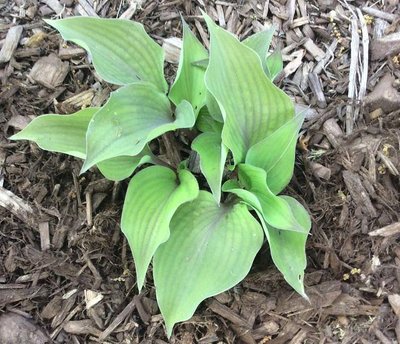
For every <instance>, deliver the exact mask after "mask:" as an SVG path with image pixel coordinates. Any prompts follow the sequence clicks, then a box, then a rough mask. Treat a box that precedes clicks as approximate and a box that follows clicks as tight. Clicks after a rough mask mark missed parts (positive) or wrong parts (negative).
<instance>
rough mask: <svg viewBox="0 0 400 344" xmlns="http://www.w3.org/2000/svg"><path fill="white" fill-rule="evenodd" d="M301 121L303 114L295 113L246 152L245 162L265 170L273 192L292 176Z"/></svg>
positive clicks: (286, 182) (283, 186) (284, 185)
mask: <svg viewBox="0 0 400 344" xmlns="http://www.w3.org/2000/svg"><path fill="white" fill-rule="evenodd" d="M303 121H304V115H303V114H301V113H300V114H298V115H296V117H294V118H293V119H291V120H290V121H289V122H287V123H285V124H284V125H283V126H281V127H280V128H279V129H277V130H276V131H274V132H273V133H272V134H271V135H268V136H267V137H266V138H265V139H264V140H262V141H260V142H259V143H257V144H255V145H254V146H253V147H251V148H250V149H249V151H248V152H247V155H246V164H250V165H253V166H256V167H260V168H262V169H264V170H265V172H266V173H267V185H268V187H269V188H270V190H271V191H272V192H273V193H274V194H278V193H279V192H281V191H282V190H283V189H284V188H285V187H286V185H287V184H288V183H289V181H290V179H291V178H292V175H293V168H294V159H295V153H296V143H297V137H298V135H299V130H300V128H301V125H302V124H303Z"/></svg>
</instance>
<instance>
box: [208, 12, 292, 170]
mask: <svg viewBox="0 0 400 344" xmlns="http://www.w3.org/2000/svg"><path fill="white" fill-rule="evenodd" d="M204 18H205V19H206V22H207V26H208V29H209V31H210V36H211V48H210V62H209V65H208V68H207V71H206V87H207V89H208V90H209V91H210V92H211V93H212V95H213V96H214V97H215V99H216V100H217V102H218V104H219V106H220V108H221V111H222V114H223V118H224V122H225V123H224V129H223V131H222V141H223V143H224V144H225V145H226V146H227V147H228V148H229V149H230V150H231V151H232V153H233V157H234V160H235V163H236V164H238V163H240V162H244V159H245V156H246V153H247V151H248V150H249V148H250V147H251V146H253V145H254V144H256V143H258V142H260V141H261V140H263V139H264V138H265V137H266V136H268V135H269V134H271V133H272V132H274V131H275V130H276V129H277V128H279V127H280V126H281V125H283V124H284V123H286V122H287V121H288V120H290V119H291V118H292V117H293V116H294V106H293V104H292V102H291V101H290V98H289V97H288V96H287V95H286V94H285V93H284V92H282V91H281V90H280V89H279V88H277V87H276V86H275V85H274V84H273V83H272V82H271V81H270V80H269V79H268V78H267V77H266V75H265V74H264V71H263V69H262V65H261V61H260V58H259V57H258V55H257V54H256V53H255V52H254V51H253V50H252V49H250V48H248V47H247V46H246V45H244V44H243V43H240V42H239V40H238V39H237V38H236V37H234V36H233V35H232V34H230V33H229V32H227V31H225V30H223V29H222V28H219V27H218V26H216V25H215V24H214V23H213V22H212V20H211V19H210V18H209V17H208V16H207V15H204Z"/></svg>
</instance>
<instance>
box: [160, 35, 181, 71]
mask: <svg viewBox="0 0 400 344" xmlns="http://www.w3.org/2000/svg"><path fill="white" fill-rule="evenodd" d="M162 48H163V49H164V52H165V60H166V61H167V62H169V63H175V64H178V63H179V56H180V54H181V50H182V39H180V38H178V37H170V38H166V39H164V42H163V45H162Z"/></svg>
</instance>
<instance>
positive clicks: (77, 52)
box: [58, 42, 86, 60]
mask: <svg viewBox="0 0 400 344" xmlns="http://www.w3.org/2000/svg"><path fill="white" fill-rule="evenodd" d="M84 55H86V50H85V49H83V48H80V47H70V46H67V45H66V44H65V43H64V42H63V43H61V44H60V48H59V50H58V57H59V58H60V59H62V60H69V59H73V58H77V57H82V56H84Z"/></svg>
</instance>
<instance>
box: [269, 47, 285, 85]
mask: <svg viewBox="0 0 400 344" xmlns="http://www.w3.org/2000/svg"><path fill="white" fill-rule="evenodd" d="M282 70H283V60H282V54H281V52H280V51H278V50H275V51H274V52H273V53H272V54H271V55H269V56H268V58H267V61H266V69H265V71H266V74H267V76H268V77H269V78H270V79H271V80H274V79H275V78H276V77H277V76H278V74H279V73H280V72H282Z"/></svg>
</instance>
